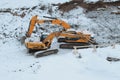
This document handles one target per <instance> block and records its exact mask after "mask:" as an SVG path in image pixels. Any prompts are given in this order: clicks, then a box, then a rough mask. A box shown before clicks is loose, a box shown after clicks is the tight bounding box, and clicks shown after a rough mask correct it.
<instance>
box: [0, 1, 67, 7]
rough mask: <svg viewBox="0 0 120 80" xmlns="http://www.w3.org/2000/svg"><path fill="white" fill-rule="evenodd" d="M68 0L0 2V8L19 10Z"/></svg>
mask: <svg viewBox="0 0 120 80" xmlns="http://www.w3.org/2000/svg"><path fill="white" fill-rule="evenodd" d="M68 1H69V0H1V1H0V8H21V7H30V6H36V5H38V4H41V3H42V4H52V3H54V4H57V3H64V2H68Z"/></svg>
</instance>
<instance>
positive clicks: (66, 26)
mask: <svg viewBox="0 0 120 80" xmlns="http://www.w3.org/2000/svg"><path fill="white" fill-rule="evenodd" d="M37 18H38V16H37V15H36V16H33V17H32V18H31V20H30V24H29V28H28V31H27V33H26V37H30V36H31V34H32V32H33V29H34V27H35V24H43V23H48V22H50V23H51V24H54V25H60V26H62V27H63V28H64V29H65V30H67V29H70V25H69V24H68V23H66V22H65V21H62V20H59V19H52V20H39V19H37Z"/></svg>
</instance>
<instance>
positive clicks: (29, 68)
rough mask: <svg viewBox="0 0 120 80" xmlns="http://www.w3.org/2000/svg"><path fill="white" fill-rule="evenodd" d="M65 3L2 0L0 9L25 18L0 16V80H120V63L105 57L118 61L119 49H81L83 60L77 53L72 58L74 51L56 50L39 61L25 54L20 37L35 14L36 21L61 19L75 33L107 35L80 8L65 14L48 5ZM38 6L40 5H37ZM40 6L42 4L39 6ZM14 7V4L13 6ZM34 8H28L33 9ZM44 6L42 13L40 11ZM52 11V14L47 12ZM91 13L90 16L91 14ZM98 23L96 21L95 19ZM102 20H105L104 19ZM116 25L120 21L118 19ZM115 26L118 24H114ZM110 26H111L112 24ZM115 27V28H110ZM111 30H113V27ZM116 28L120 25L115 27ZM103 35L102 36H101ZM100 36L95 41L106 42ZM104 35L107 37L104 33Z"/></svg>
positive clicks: (57, 0)
mask: <svg viewBox="0 0 120 80" xmlns="http://www.w3.org/2000/svg"><path fill="white" fill-rule="evenodd" d="M64 1H65V2H66V1H68V0H62V1H59V0H52V1H51V0H47V1H41V0H34V2H33V0H29V4H28V0H17V1H11V0H5V1H4V0H2V1H1V2H0V8H1V9H3V8H12V12H13V13H15V12H16V13H18V14H21V13H23V12H25V14H26V15H25V16H24V17H23V18H21V17H20V16H13V15H12V14H11V13H0V19H1V20H0V25H1V26H0V65H1V66H0V79H2V80H28V79H29V80H40V79H41V80H80V79H81V80H119V79H120V72H119V67H120V62H119V61H118V62H108V61H107V60H106V58H107V57H108V56H110V57H116V58H120V54H119V47H120V45H116V48H115V49H113V48H112V47H111V46H109V47H106V48H98V49H97V52H93V49H92V48H89V49H80V50H78V53H80V54H81V56H82V58H78V54H77V55H74V54H73V50H64V49H63V50H62V49H59V52H58V54H56V55H50V56H46V57H42V58H35V57H34V56H33V55H30V54H28V53H27V49H26V48H25V46H24V45H22V44H21V43H20V38H21V37H22V36H23V35H25V32H26V31H27V29H28V26H29V21H30V18H31V17H32V16H34V15H38V16H39V19H42V18H43V16H45V15H47V16H52V17H57V18H60V19H62V20H64V21H66V22H68V23H69V24H71V25H75V24H77V25H79V26H78V27H75V26H73V28H74V29H76V30H77V31H85V30H87V31H90V32H91V33H100V32H101V31H103V32H102V34H104V33H106V31H107V29H106V30H104V29H103V28H102V29H101V27H100V28H99V25H98V24H97V19H96V21H94V20H92V19H90V18H87V17H86V15H85V14H84V10H83V9H82V8H77V9H74V10H72V11H70V12H68V13H64V14H63V13H62V12H60V11H58V10H57V7H56V6H52V5H50V4H49V2H50V3H53V2H55V3H59V2H64ZM40 3H41V4H40ZM42 3H43V4H42ZM14 4H17V5H14ZM36 5H37V7H36V8H35V9H33V10H32V9H31V8H32V7H33V6H36ZM44 5H45V8H44V9H45V10H42V9H39V8H41V6H44ZM23 7H25V8H26V7H27V8H29V9H28V10H21V9H14V8H23ZM49 9H52V13H49ZM106 13H107V12H106ZM90 14H91V13H90ZM98 20H99V19H98ZM103 21H104V19H103ZM117 21H118V22H119V20H117ZM116 24H117V23H116ZM112 25H113V24H112ZM44 26H46V27H45V28H47V29H48V30H49V31H45V32H52V31H53V30H57V28H52V27H51V26H47V25H44ZM113 26H114V25H113ZM112 28H114V27H112ZM118 29H119V24H118ZM101 36H102V35H101ZM101 36H99V38H98V37H96V34H95V37H96V38H97V39H98V40H101V41H103V40H105V42H107V39H102V37H101ZM105 36H109V34H106V35H105ZM58 46H59V44H57V42H56V40H54V41H53V43H52V48H56V47H57V48H58Z"/></svg>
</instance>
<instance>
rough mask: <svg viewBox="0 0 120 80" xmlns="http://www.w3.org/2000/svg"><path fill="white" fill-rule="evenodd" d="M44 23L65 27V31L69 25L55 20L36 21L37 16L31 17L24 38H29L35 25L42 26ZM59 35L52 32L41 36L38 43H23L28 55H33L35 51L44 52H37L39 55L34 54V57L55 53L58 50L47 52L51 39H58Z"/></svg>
mask: <svg viewBox="0 0 120 80" xmlns="http://www.w3.org/2000/svg"><path fill="white" fill-rule="evenodd" d="M46 22H51V23H52V24H58V25H62V26H67V27H65V30H66V29H68V28H69V25H67V24H66V23H65V22H64V21H61V20H57V19H54V20H38V19H37V16H33V17H32V19H31V20H30V25H29V28H28V31H27V32H26V38H29V37H31V34H32V32H33V29H34V27H35V25H36V24H42V23H46ZM60 33H61V32H52V33H50V34H49V35H46V34H42V35H41V39H40V41H38V42H35V41H25V46H26V48H27V49H28V51H29V53H34V52H36V51H41V50H44V51H42V52H39V53H38V52H37V54H35V56H36V57H41V56H46V55H50V54H55V53H57V52H58V49H52V50H48V49H49V48H50V46H51V43H52V40H53V38H54V37H58V36H59V35H60Z"/></svg>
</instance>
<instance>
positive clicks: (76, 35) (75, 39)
mask: <svg viewBox="0 0 120 80" xmlns="http://www.w3.org/2000/svg"><path fill="white" fill-rule="evenodd" d="M58 42H64V43H62V44H60V45H59V47H60V48H63V49H73V46H86V45H97V43H96V41H95V40H94V38H93V37H91V35H90V34H85V33H82V32H76V31H62V33H61V34H60V35H59V37H58Z"/></svg>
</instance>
